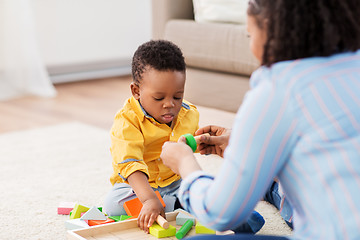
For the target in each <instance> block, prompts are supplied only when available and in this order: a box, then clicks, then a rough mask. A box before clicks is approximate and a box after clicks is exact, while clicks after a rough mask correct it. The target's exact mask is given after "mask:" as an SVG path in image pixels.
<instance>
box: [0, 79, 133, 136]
mask: <svg viewBox="0 0 360 240" xmlns="http://www.w3.org/2000/svg"><path fill="white" fill-rule="evenodd" d="M130 83H131V77H130V76H124V77H116V78H107V79H97V80H89V81H80V82H73V83H63V84H57V85H55V87H56V90H57V93H58V94H57V96H56V97H55V98H39V97H24V98H19V99H14V100H10V101H4V102H0V133H5V132H10V131H16V130H24V129H30V128H37V127H43V126H48V125H54V124H58V123H65V122H70V121H79V122H83V123H87V124H90V125H94V126H97V127H100V128H103V129H106V130H108V129H110V127H111V124H112V121H113V116H114V114H115V113H116V111H117V110H118V109H120V108H121V107H122V106H123V103H124V101H125V99H126V98H128V97H129V96H130V95H131V93H130V87H129V85H130Z"/></svg>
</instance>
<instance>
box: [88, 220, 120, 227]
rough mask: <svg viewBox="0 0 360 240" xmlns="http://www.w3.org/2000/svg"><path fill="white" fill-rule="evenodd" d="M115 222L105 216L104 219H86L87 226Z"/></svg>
mask: <svg viewBox="0 0 360 240" xmlns="http://www.w3.org/2000/svg"><path fill="white" fill-rule="evenodd" d="M112 222H115V220H113V219H110V218H107V219H106V220H87V224H88V225H89V226H95V225H101V224H106V223H112Z"/></svg>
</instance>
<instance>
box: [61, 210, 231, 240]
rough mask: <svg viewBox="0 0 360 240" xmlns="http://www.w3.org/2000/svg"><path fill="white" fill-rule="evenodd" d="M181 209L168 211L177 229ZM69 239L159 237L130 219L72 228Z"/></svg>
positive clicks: (171, 221)
mask: <svg viewBox="0 0 360 240" xmlns="http://www.w3.org/2000/svg"><path fill="white" fill-rule="evenodd" d="M180 211H181V210H176V211H175V212H169V213H166V219H167V220H168V221H169V223H170V225H172V226H174V227H175V228H176V229H177V230H178V229H180V228H181V226H177V225H176V215H177V214H178V213H179V212H180ZM195 234H196V233H195V227H193V228H192V229H191V230H190V231H189V232H188V234H187V235H186V236H192V235H195ZM216 234H217V235H226V234H233V232H232V231H226V232H216ZM67 238H68V239H69V240H79V239H81V240H86V239H91V240H94V239H96V240H138V239H154V240H155V239H159V238H157V237H154V236H153V235H151V234H146V233H145V232H143V231H142V230H140V229H139V227H138V226H137V219H129V220H124V221H121V222H115V223H108V224H104V225H98V226H93V227H90V228H86V229H78V230H70V231H68V232H67ZM160 239H176V237H175V236H173V237H166V238H160Z"/></svg>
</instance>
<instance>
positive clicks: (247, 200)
mask: <svg viewBox="0 0 360 240" xmlns="http://www.w3.org/2000/svg"><path fill="white" fill-rule="evenodd" d="M284 98H285V93H283V92H282V91H278V90H277V89H274V86H273V85H272V84H271V83H270V81H269V82H263V83H261V84H259V86H257V87H256V88H255V89H254V90H252V91H250V92H249V93H248V94H247V97H246V100H245V101H244V103H243V105H242V106H241V108H240V110H239V112H238V114H237V116H236V119H235V123H234V127H233V129H232V133H231V137H230V142H229V145H228V147H227V149H226V151H225V154H224V156H225V159H224V162H223V165H222V166H221V169H220V171H219V173H218V174H217V176H216V178H214V177H212V176H210V175H208V174H206V173H205V172H202V171H200V170H199V169H198V168H192V169H191V170H189V169H188V170H183V168H186V167H187V166H189V165H190V166H192V163H191V161H195V158H194V157H191V156H192V153H191V152H189V151H190V150H189V151H188V152H186V151H184V149H183V148H184V146H183V147H179V148H176V147H172V148H169V149H167V146H166V145H170V144H166V145H165V146H164V149H163V153H162V159H163V161H164V163H165V164H166V165H168V166H169V167H170V168H172V169H173V170H174V169H176V171H177V172H178V173H180V175H181V174H182V172H183V171H184V172H185V173H186V175H185V176H182V177H183V182H182V185H181V187H180V190H179V198H180V201H181V203H182V205H183V206H184V208H185V209H186V210H188V211H190V212H191V213H192V214H194V215H195V216H196V217H197V218H198V219H199V221H200V222H202V223H203V224H206V225H207V226H209V227H212V228H215V229H218V230H226V229H231V228H234V227H236V226H238V225H239V224H240V223H241V222H243V221H244V220H245V219H246V218H247V216H248V215H249V214H250V213H251V211H252V210H253V209H254V207H255V205H256V204H257V202H258V200H260V199H261V198H262V197H263V195H264V193H265V191H266V189H267V188H268V186H269V184H270V183H271V182H272V180H273V178H274V177H275V176H276V175H277V173H278V172H279V170H280V169H281V167H282V165H283V163H284V162H285V161H286V159H287V157H288V155H289V152H290V151H291V147H292V145H293V144H294V139H293V138H292V136H293V135H292V134H293V131H294V127H295V125H296V120H295V119H294V118H293V117H292V116H291V114H289V112H288V104H289V101H286V99H284ZM172 144H177V145H180V144H183V143H172ZM180 149H183V150H182V152H181V154H176V152H175V151H179V150H180ZM170 155H171V156H172V160H171V161H168V158H167V156H170Z"/></svg>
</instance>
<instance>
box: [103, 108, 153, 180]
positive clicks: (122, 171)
mask: <svg viewBox="0 0 360 240" xmlns="http://www.w3.org/2000/svg"><path fill="white" fill-rule="evenodd" d="M110 151H111V155H112V158H113V168H114V171H115V172H117V173H118V175H119V176H120V177H121V178H122V180H123V181H124V182H126V183H127V178H128V176H129V175H130V174H132V173H133V172H135V171H142V172H144V173H145V174H146V175H147V176H149V171H148V167H147V165H146V164H145V162H144V159H143V152H144V137H143V135H142V133H141V131H140V129H139V127H137V126H136V124H135V123H134V122H133V121H131V120H130V119H129V118H128V117H126V116H124V115H121V116H117V117H116V118H115V121H114V124H113V127H112V129H111V148H110Z"/></svg>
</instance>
